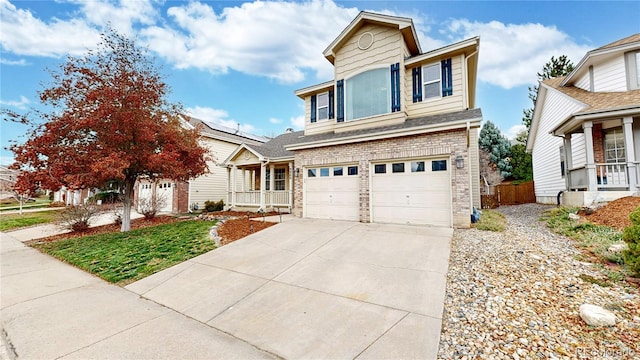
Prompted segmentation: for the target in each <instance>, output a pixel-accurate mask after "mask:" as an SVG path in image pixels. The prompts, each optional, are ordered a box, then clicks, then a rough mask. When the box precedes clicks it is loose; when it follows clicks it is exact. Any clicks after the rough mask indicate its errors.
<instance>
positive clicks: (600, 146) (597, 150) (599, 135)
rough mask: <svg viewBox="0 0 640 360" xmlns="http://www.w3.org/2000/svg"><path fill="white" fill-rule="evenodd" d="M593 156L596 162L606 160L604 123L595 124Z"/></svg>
mask: <svg viewBox="0 0 640 360" xmlns="http://www.w3.org/2000/svg"><path fill="white" fill-rule="evenodd" d="M592 133H593V158H594V160H595V162H596V163H603V162H604V131H603V130H602V124H599V123H598V124H593V131H592Z"/></svg>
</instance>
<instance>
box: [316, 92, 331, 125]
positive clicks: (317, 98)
mask: <svg viewBox="0 0 640 360" xmlns="http://www.w3.org/2000/svg"><path fill="white" fill-rule="evenodd" d="M322 95H326V96H327V105H324V106H320V96H322ZM323 108H326V109H327V117H325V118H321V117H320V109H323ZM327 120H329V92H328V91H325V92H323V93H319V94H317V95H316V121H327Z"/></svg>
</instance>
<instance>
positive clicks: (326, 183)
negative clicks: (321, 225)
mask: <svg viewBox="0 0 640 360" xmlns="http://www.w3.org/2000/svg"><path fill="white" fill-rule="evenodd" d="M335 167H339V165H336V166H335ZM332 168H333V167H332ZM343 168H344V171H345V173H346V165H343ZM332 170H333V169H332ZM316 173H317V174H318V175H319V173H320V172H319V171H317V172H316ZM305 174H307V172H306V171H305ZM304 202H305V210H304V212H305V213H304V216H305V217H308V218H318V219H335V220H352V221H358V220H359V219H360V182H359V178H358V176H354V175H346V174H344V175H338V176H334V174H333V171H331V172H330V176H317V177H307V178H306V179H305V183H304Z"/></svg>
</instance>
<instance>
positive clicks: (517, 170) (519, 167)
mask: <svg viewBox="0 0 640 360" xmlns="http://www.w3.org/2000/svg"><path fill="white" fill-rule="evenodd" d="M516 141H517V143H516V144H514V145H512V146H511V166H512V167H513V170H512V173H511V176H512V177H513V178H514V179H515V180H525V181H530V180H533V166H532V162H531V154H529V153H527V147H526V143H527V132H526V131H522V132H520V133H518V135H517V136H516Z"/></svg>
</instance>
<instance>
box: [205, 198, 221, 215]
mask: <svg viewBox="0 0 640 360" xmlns="http://www.w3.org/2000/svg"><path fill="white" fill-rule="evenodd" d="M204 209H205V210H207V212H213V211H222V210H224V200H222V199H220V201H210V200H207V201H205V202H204Z"/></svg>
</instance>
